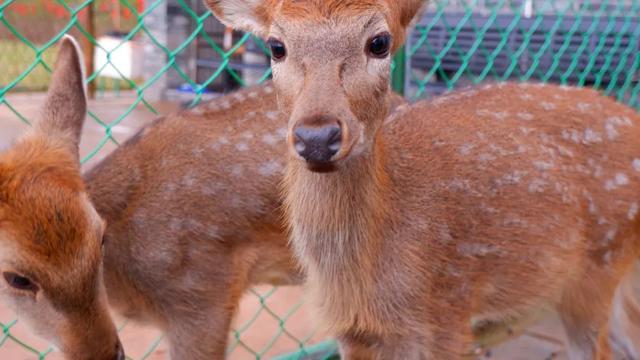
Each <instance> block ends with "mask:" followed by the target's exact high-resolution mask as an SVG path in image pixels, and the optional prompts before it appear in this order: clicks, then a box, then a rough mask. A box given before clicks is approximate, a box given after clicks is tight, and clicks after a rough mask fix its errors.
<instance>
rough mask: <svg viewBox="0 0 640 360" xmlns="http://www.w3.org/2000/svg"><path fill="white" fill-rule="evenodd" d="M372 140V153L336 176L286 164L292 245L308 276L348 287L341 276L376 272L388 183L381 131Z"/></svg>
mask: <svg viewBox="0 0 640 360" xmlns="http://www.w3.org/2000/svg"><path fill="white" fill-rule="evenodd" d="M375 139H376V140H375V142H374V146H373V147H372V150H371V151H369V152H367V153H363V154H359V155H358V156H356V157H355V158H352V159H349V160H348V163H345V164H342V166H340V168H339V169H338V170H337V171H335V172H331V173H315V172H312V171H309V170H308V169H307V168H306V167H305V165H304V164H302V163H301V162H300V161H296V160H291V161H290V162H289V166H288V170H287V175H286V177H285V187H286V200H285V201H286V208H287V213H288V216H289V220H290V227H291V235H292V242H293V247H294V249H295V251H296V253H297V255H298V257H299V258H300V259H301V261H302V263H303V265H304V266H305V267H306V268H307V271H309V272H310V274H311V276H314V275H313V274H319V275H320V276H322V277H324V278H326V279H327V280H330V279H331V278H334V277H339V278H340V280H341V281H339V282H338V283H342V284H345V285H346V286H351V285H352V284H349V281H348V280H347V281H345V280H346V279H345V274H359V273H361V272H362V271H367V272H369V273H370V271H374V270H375V266H376V262H377V259H379V258H380V255H381V244H382V237H383V229H384V228H385V225H386V224H387V223H388V221H389V219H388V211H387V206H388V205H389V178H388V175H387V173H386V171H385V151H384V144H383V142H382V139H381V136H380V132H378V134H377V135H376V138H375ZM354 281H361V280H355V279H354ZM334 283H335V282H334Z"/></svg>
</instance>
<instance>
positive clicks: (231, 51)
mask: <svg viewBox="0 0 640 360" xmlns="http://www.w3.org/2000/svg"><path fill="white" fill-rule="evenodd" d="M90 19H91V20H92V21H90ZM639 22H640V0H631V1H622V0H620V1H561V0H546V1H543V0H513V1H507V0H484V1H445V0H439V1H435V2H433V3H432V4H431V5H430V6H429V9H428V11H427V12H426V13H425V15H424V17H423V18H422V19H421V20H420V21H419V22H418V24H417V27H416V29H415V31H414V32H413V34H412V36H411V37H410V39H409V42H408V44H407V46H406V48H405V53H404V54H402V56H399V57H397V58H396V60H397V61H396V64H395V65H394V69H395V73H394V76H393V85H394V88H395V89H396V90H398V91H401V92H403V93H405V94H406V95H407V96H409V97H410V98H412V99H416V98H421V97H428V96H431V95H433V94H438V93H441V92H444V91H447V90H451V89H454V88H456V87H458V86H461V85H467V84H476V83H479V82H482V81H484V80H487V79H491V80H500V81H502V80H523V81H529V80H532V81H543V82H558V83H563V84H572V85H578V86H592V87H595V88H598V89H600V90H602V91H603V92H604V93H606V94H608V95H611V96H614V97H615V98H616V99H618V100H620V101H623V102H626V103H627V104H629V105H631V106H634V107H640V102H639V96H638V93H639V92H640V81H639V77H640V71H639V67H640V23H639ZM111 30H118V31H117V32H113V31H111ZM65 33H72V34H73V35H75V36H76V37H78V38H79V39H80V40H81V42H82V44H83V46H84V48H85V49H87V48H90V46H91V45H92V46H93V47H95V48H94V51H95V52H97V53H98V54H102V60H103V61H102V62H100V61H97V62H96V63H95V64H94V66H95V68H94V70H93V71H92V72H91V73H90V74H88V83H89V84H90V85H93V87H94V88H95V91H96V94H97V96H98V101H97V102H99V101H101V99H102V98H101V97H104V98H105V99H106V98H110V97H111V96H112V94H114V93H115V94H116V95H119V96H120V100H119V101H118V104H119V106H120V107H119V108H118V109H119V110H118V112H117V113H115V114H113V113H109V114H108V115H100V114H98V113H97V112H95V111H92V109H91V108H90V111H89V116H90V119H91V120H90V121H93V122H95V123H96V124H97V125H98V126H99V127H100V128H101V129H102V131H103V132H102V135H101V136H100V137H99V140H97V141H96V142H95V144H93V145H92V147H91V149H90V150H88V151H86V153H84V154H83V159H82V161H83V163H87V162H90V161H92V160H96V159H98V158H100V157H101V155H102V154H103V153H106V152H107V151H108V148H109V146H117V145H118V143H119V141H118V140H117V137H118V135H117V134H116V133H117V131H115V130H117V129H118V126H120V125H122V124H123V123H126V122H127V121H130V120H129V119H131V117H132V113H133V112H134V111H135V112H137V113H139V112H140V111H146V112H147V113H148V115H149V117H153V116H155V115H156V114H159V113H161V112H163V110H162V109H161V108H158V106H157V104H161V102H160V100H166V99H173V100H176V99H177V100H180V101H183V102H186V104H187V105H188V106H193V105H196V104H198V103H199V102H200V101H202V99H203V98H206V97H209V96H213V95H216V94H220V93H225V92H228V91H231V90H233V89H235V88H237V87H241V86H247V85H252V84H255V83H261V82H263V81H265V80H267V79H268V78H269V77H270V70H269V67H268V62H267V49H266V48H265V46H264V43H263V42H262V41H260V40H259V39H256V38H254V37H252V36H250V35H248V34H240V33H235V32H230V31H229V30H227V29H225V28H224V27H222V26H221V25H220V24H219V23H218V22H217V21H216V20H215V19H214V18H213V17H212V15H211V14H210V12H209V11H207V10H206V9H205V8H204V5H203V4H202V2H201V1H200V0H137V1H134V0H85V1H80V0H75V1H74V0H69V1H64V0H4V2H2V4H1V5H0V120H1V121H3V122H5V121H6V122H13V125H16V127H17V128H20V127H22V125H28V124H29V120H30V116H33V115H29V114H27V113H26V112H25V111H22V110H21V107H20V106H19V105H17V104H19V103H22V102H24V99H23V96H26V95H24V93H31V92H35V91H41V90H44V89H46V87H47V85H48V82H49V78H50V72H51V66H52V64H53V59H54V58H55V51H56V50H55V46H52V45H54V44H55V43H56V42H57V41H58V40H59V39H60V38H61V37H62V36H63V35H64V34H65ZM104 39H110V41H111V45H106V44H107V42H105V41H103V40H104ZM113 39H116V40H115V45H114V44H113V41H114V40H113ZM136 46H137V47H138V48H137V51H139V53H138V54H142V55H144V56H141V57H139V58H138V57H136V58H135V62H142V66H141V70H140V71H139V73H136V72H135V71H129V70H127V71H123V70H122V69H120V68H119V67H118V66H117V65H118V63H117V62H116V61H115V60H114V57H115V54H116V53H117V52H118V51H120V50H121V49H123V48H125V47H130V48H133V49H136ZM88 55H91V53H88ZM97 58H100V56H98V57H97ZM114 72H115V75H114ZM27 102H28V100H27ZM5 115H6V116H5ZM3 125H4V124H0V128H5V127H3ZM9 126H11V125H9ZM278 291H280V290H278V289H276V288H271V289H267V290H264V289H260V290H252V291H251V292H250V294H249V295H248V299H249V300H248V301H249V302H253V304H254V306H255V307H256V308H257V309H258V310H256V311H255V313H253V314H252V316H249V317H247V318H246V319H245V321H243V322H241V323H239V324H237V325H236V327H235V329H234V330H233V332H232V334H231V336H230V346H229V350H228V354H229V355H230V357H238V358H256V359H259V358H264V357H266V356H270V355H272V354H271V353H269V350H270V349H271V347H272V346H273V344H274V343H275V342H277V341H279V340H281V339H283V338H285V339H288V341H289V344H290V345H291V347H290V350H291V351H298V352H296V353H295V354H293V355H289V356H288V357H284V358H286V359H293V358H298V357H300V356H303V355H305V354H306V353H308V352H313V353H316V354H331V353H332V352H334V351H335V345H334V344H332V343H327V344H325V345H320V346H319V347H318V346H316V347H311V348H307V346H308V345H309V344H310V342H311V341H310V340H311V338H312V336H313V333H312V332H311V333H304V334H301V333H297V332H295V331H293V330H291V329H289V327H288V324H289V323H288V321H289V320H290V318H291V317H292V316H294V315H295V314H296V312H297V311H298V309H299V307H300V306H301V305H300V304H297V305H295V306H293V307H291V308H290V309H287V310H286V311H281V310H279V311H276V310H275V307H276V306H274V305H272V304H270V299H272V298H273V296H274V294H276V292H278ZM0 310H1V309H0ZM3 316H4V318H3ZM260 317H263V318H264V317H267V318H270V319H271V320H272V321H273V322H274V323H275V324H276V326H275V329H271V328H270V330H269V331H270V332H272V333H269V334H268V336H267V338H268V339H267V340H266V341H264V342H263V343H262V345H261V346H260V347H255V345H252V344H248V343H246V342H245V336H246V334H247V332H249V331H250V330H251V329H252V327H255V326H258V325H256V321H257V319H258V318H260ZM16 326H18V322H17V321H16V320H14V319H13V316H11V315H8V314H6V313H3V312H2V311H0V328H1V329H2V334H0V358H6V356H3V351H4V349H5V348H6V347H7V344H12V345H14V348H15V347H16V346H17V347H20V348H22V349H23V350H24V352H23V353H21V356H22V357H23V358H24V357H28V356H31V355H32V358H38V359H45V358H46V359H49V358H51V357H52V356H54V355H55V352H53V350H52V348H51V347H49V346H46V345H44V346H42V345H34V344H33V343H32V342H31V340H28V339H31V338H24V336H23V335H22V333H20V332H17V331H16V330H15V329H16ZM128 326H129V325H127V324H124V325H123V326H122V329H121V330H122V331H123V332H124V333H126V329H127V327H128ZM271 330H273V331H271ZM123 336H124V335H123ZM162 340H163V339H162V337H161V336H160V337H155V338H153V339H152V340H150V341H149V343H148V346H147V347H146V348H147V350H146V351H145V352H144V354H143V355H141V356H140V357H138V358H139V359H146V358H151V357H153V356H155V355H157V354H158V353H159V350H158V349H160V348H161V347H162ZM154 354H155V355H154ZM238 354H240V355H238ZM328 356H330V355H320V357H316V358H327V357H328Z"/></svg>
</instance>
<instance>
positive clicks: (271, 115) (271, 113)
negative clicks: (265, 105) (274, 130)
mask: <svg viewBox="0 0 640 360" xmlns="http://www.w3.org/2000/svg"><path fill="white" fill-rule="evenodd" d="M279 114H280V113H279V112H278V111H267V112H266V113H265V115H266V116H267V119H269V120H278V119H279V118H280V117H279V116H278V115H279Z"/></svg>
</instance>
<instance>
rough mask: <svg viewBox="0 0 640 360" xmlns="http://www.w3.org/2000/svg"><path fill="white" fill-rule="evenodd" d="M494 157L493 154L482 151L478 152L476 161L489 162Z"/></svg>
mask: <svg viewBox="0 0 640 360" xmlns="http://www.w3.org/2000/svg"><path fill="white" fill-rule="evenodd" d="M495 159H496V157H495V156H493V155H491V154H487V153H483V154H480V156H478V161H481V162H489V161H493V160H495Z"/></svg>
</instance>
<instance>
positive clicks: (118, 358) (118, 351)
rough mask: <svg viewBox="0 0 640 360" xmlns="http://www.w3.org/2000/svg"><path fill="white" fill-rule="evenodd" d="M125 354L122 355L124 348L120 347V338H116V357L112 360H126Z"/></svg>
mask: <svg viewBox="0 0 640 360" xmlns="http://www.w3.org/2000/svg"><path fill="white" fill-rule="evenodd" d="M126 358H127V357H126V356H124V349H123V348H122V343H120V340H118V343H117V344H116V357H115V358H114V360H126Z"/></svg>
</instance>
